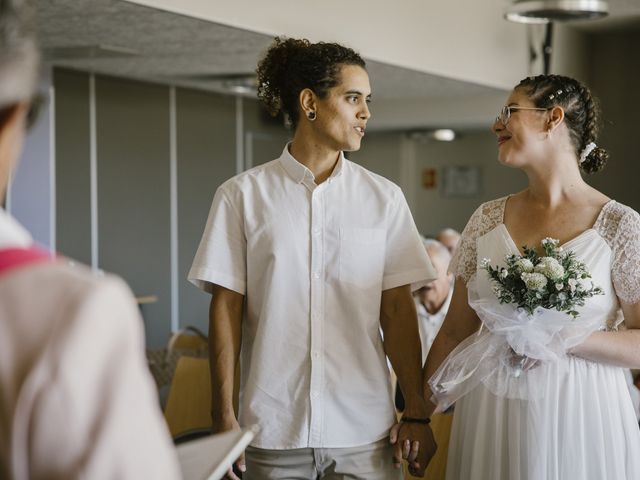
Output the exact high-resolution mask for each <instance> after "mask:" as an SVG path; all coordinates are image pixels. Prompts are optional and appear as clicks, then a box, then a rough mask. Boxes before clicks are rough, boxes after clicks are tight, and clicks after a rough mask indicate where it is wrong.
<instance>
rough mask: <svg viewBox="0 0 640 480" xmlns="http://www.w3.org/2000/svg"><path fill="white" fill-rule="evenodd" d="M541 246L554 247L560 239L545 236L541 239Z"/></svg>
mask: <svg viewBox="0 0 640 480" xmlns="http://www.w3.org/2000/svg"><path fill="white" fill-rule="evenodd" d="M540 243H542V246H547V245H553V246H554V247H555V246H557V245H558V244H559V243H560V240H558V239H557V238H551V237H546V238H543V239H542V242H540Z"/></svg>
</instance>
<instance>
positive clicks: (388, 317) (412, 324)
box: [380, 285, 428, 418]
mask: <svg viewBox="0 0 640 480" xmlns="http://www.w3.org/2000/svg"><path fill="white" fill-rule="evenodd" d="M405 287H406V288H405ZM405 287H399V288H401V289H402V290H401V291H398V292H395V294H393V298H390V297H391V295H387V298H386V299H383V302H382V308H381V312H380V323H381V325H382V330H383V333H384V348H385V352H386V354H387V356H388V357H389V360H390V361H391V365H392V367H393V370H394V372H395V373H396V375H397V377H398V383H399V384H400V388H401V389H402V393H403V395H404V398H405V415H406V416H410V417H420V418H424V417H426V416H427V413H428V411H427V407H426V402H425V400H424V397H423V395H422V389H421V385H422V368H421V363H422V352H421V346H420V334H419V332H418V320H417V314H416V310H415V304H414V303H413V298H412V297H411V291H410V287H409V286H408V285H407V286H405ZM384 293H386V292H383V294H384Z"/></svg>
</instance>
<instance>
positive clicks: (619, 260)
mask: <svg viewBox="0 0 640 480" xmlns="http://www.w3.org/2000/svg"><path fill="white" fill-rule="evenodd" d="M507 198H508V197H502V198H499V199H496V200H491V201H490V202H486V203H483V204H482V205H480V206H479V207H478V209H477V210H476V211H475V212H474V213H473V215H471V218H470V219H469V222H468V223H467V226H466V227H465V228H464V230H463V232H462V238H461V240H460V244H459V246H458V249H457V250H456V253H455V254H454V256H453V259H452V260H451V264H450V266H449V270H450V271H451V272H452V273H453V274H454V275H455V276H456V277H458V278H461V279H462V280H463V281H464V282H465V283H468V282H469V280H470V279H471V277H472V276H473V274H474V273H475V272H476V270H477V263H478V258H477V240H478V238H480V237H482V236H483V235H485V234H487V233H488V232H490V231H491V230H493V229H494V228H496V227H497V226H498V225H500V224H501V223H502V221H503V217H504V207H505V204H506V201H507ZM592 228H593V230H595V231H596V232H597V233H598V234H599V235H600V236H601V237H602V238H603V239H604V240H605V242H606V243H607V244H608V245H609V247H610V248H611V251H612V259H613V260H612V264H611V280H612V283H613V286H614V288H615V291H616V294H617V295H618V298H619V299H620V300H622V301H623V302H626V303H631V304H633V303H637V302H640V215H639V214H638V212H636V211H635V210H633V209H632V208H630V207H627V206H626V205H622V204H620V203H618V202H615V201H610V202H609V203H607V204H606V205H605V206H604V207H603V209H602V211H601V212H600V215H599V216H598V219H597V220H596V223H595V224H594V226H593V227H592Z"/></svg>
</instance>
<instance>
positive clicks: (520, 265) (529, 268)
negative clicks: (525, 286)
mask: <svg viewBox="0 0 640 480" xmlns="http://www.w3.org/2000/svg"><path fill="white" fill-rule="evenodd" d="M515 266H516V268H517V269H518V270H519V271H520V272H526V273H530V272H533V263H531V260H529V259H528V258H521V259H520V260H518V261H517V262H516V263H515Z"/></svg>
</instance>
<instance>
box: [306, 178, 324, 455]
mask: <svg viewBox="0 0 640 480" xmlns="http://www.w3.org/2000/svg"><path fill="white" fill-rule="evenodd" d="M322 187H323V186H320V187H316V188H315V189H314V190H313V192H312V194H311V299H310V309H311V312H310V320H311V351H310V356H311V380H310V392H309V393H310V402H311V419H310V420H311V421H310V425H309V441H310V443H311V444H312V445H316V446H317V445H321V442H322V412H323V408H322V395H323V391H322V390H323V377H324V365H323V362H322V360H323V359H322V339H323V328H322V315H323V312H322V310H323V307H322V303H321V302H322V298H323V295H322V292H323V288H324V283H323V281H322V279H323V276H324V265H323V259H324V252H323V238H322V231H323V228H322V221H323V203H322V191H323V188H322Z"/></svg>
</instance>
